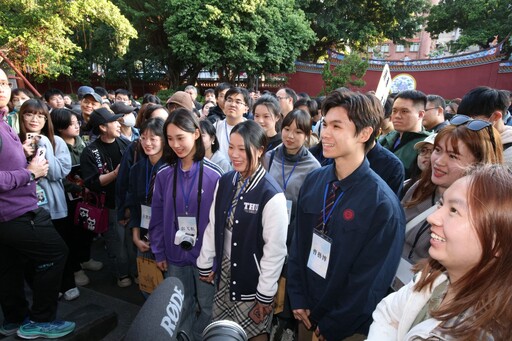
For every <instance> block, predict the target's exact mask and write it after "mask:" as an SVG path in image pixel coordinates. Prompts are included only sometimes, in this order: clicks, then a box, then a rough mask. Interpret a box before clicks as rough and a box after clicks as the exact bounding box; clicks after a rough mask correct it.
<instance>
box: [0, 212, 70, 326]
mask: <svg viewBox="0 0 512 341" xmlns="http://www.w3.org/2000/svg"><path fill="white" fill-rule="evenodd" d="M67 254H68V248H67V246H66V244H65V243H64V241H63V240H62V238H61V237H60V236H59V234H58V233H57V231H56V230H55V228H54V226H53V224H52V221H51V218H50V215H49V213H48V212H47V211H45V210H44V209H42V208H38V209H37V210H34V211H31V212H28V213H26V214H24V215H22V216H20V217H18V218H15V219H13V220H10V221H7V222H0V305H1V306H2V311H3V314H4V317H5V320H6V321H7V322H11V323H20V322H22V321H23V320H24V319H25V318H26V317H27V316H29V317H30V319H31V320H32V321H36V322H48V321H53V320H55V318H56V314H57V297H58V293H59V288H60V284H61V279H62V272H63V270H64V264H65V262H66V257H67ZM26 266H28V267H30V269H25V267H26ZM25 270H27V271H28V272H30V273H31V280H30V282H31V287H32V291H33V304H32V308H31V309H30V310H29V307H28V302H27V300H26V298H25V290H24V280H25Z"/></svg>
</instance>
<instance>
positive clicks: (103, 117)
mask: <svg viewBox="0 0 512 341" xmlns="http://www.w3.org/2000/svg"><path fill="white" fill-rule="evenodd" d="M121 117H123V115H122V114H117V115H116V114H113V113H112V112H111V111H110V110H108V109H107V108H103V107H101V108H98V109H96V110H94V111H93V112H92V114H91V116H90V117H89V123H88V125H89V126H90V127H91V128H93V129H97V128H98V127H99V126H100V125H102V124H107V123H110V122H114V121H117V120H118V119H120V118H121Z"/></svg>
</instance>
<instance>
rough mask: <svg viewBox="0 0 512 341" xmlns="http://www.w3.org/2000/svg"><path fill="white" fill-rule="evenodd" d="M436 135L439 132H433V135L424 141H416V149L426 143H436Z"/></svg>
mask: <svg viewBox="0 0 512 341" xmlns="http://www.w3.org/2000/svg"><path fill="white" fill-rule="evenodd" d="M436 136H437V134H432V135H429V136H427V137H426V138H425V139H424V140H423V141H420V142H416V144H415V145H414V149H415V150H420V149H421V148H423V146H424V145H426V144H431V145H434V140H435V139H436Z"/></svg>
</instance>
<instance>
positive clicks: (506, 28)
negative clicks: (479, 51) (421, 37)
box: [427, 0, 512, 51]
mask: <svg viewBox="0 0 512 341" xmlns="http://www.w3.org/2000/svg"><path fill="white" fill-rule="evenodd" d="M456 28H460V29H461V31H462V32H461V36H460V38H459V39H458V40H457V41H456V42H454V43H452V44H451V50H453V51H460V50H464V49H465V48H467V47H469V46H471V45H478V46H480V47H481V48H487V47H489V43H490V42H492V41H493V40H494V39H495V37H496V36H498V39H499V40H501V39H503V38H505V37H506V36H507V35H508V34H510V33H512V4H511V2H510V0H442V1H440V2H439V4H438V5H437V6H433V7H432V9H431V11H430V14H429V16H428V25H427V31H428V32H430V33H431V34H432V36H433V37H434V38H435V37H437V36H438V35H439V34H440V33H442V32H449V31H452V30H454V29H456Z"/></svg>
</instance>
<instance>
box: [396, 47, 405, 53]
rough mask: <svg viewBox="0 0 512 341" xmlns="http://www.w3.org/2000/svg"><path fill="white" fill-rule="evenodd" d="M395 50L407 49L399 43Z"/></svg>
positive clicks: (402, 50)
mask: <svg viewBox="0 0 512 341" xmlns="http://www.w3.org/2000/svg"><path fill="white" fill-rule="evenodd" d="M395 51H396V52H404V51H405V46H403V45H397V46H396V49H395Z"/></svg>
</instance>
